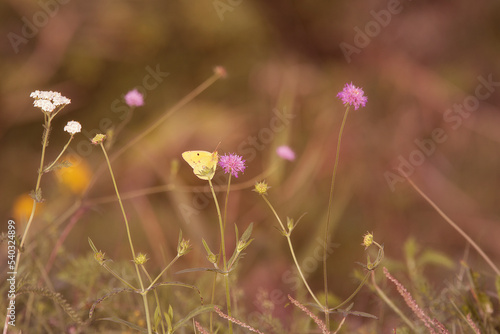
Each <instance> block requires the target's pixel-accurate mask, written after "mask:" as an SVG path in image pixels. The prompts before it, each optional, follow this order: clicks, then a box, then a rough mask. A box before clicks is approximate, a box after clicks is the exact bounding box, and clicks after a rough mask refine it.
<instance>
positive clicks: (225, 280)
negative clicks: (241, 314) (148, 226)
mask: <svg viewBox="0 0 500 334" xmlns="http://www.w3.org/2000/svg"><path fill="white" fill-rule="evenodd" d="M208 184H209V185H210V190H211V191H212V196H213V198H214V202H215V207H216V209H217V216H218V220H219V229H220V239H221V241H220V247H221V249H222V263H223V269H224V282H225V285H226V304H227V314H228V315H229V316H231V294H230V288H229V273H228V272H227V259H226V244H225V241H224V238H225V233H224V225H223V222H222V215H221V212H220V207H219V202H218V201H217V196H216V195H215V190H214V186H213V184H212V180H211V179H208ZM228 324H229V333H231V334H232V333H233V323H232V322H231V321H228Z"/></svg>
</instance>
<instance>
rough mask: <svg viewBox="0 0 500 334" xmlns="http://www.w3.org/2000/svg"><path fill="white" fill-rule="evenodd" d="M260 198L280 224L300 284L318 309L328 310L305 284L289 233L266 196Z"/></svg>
mask: <svg viewBox="0 0 500 334" xmlns="http://www.w3.org/2000/svg"><path fill="white" fill-rule="evenodd" d="M262 198H263V199H264V201H265V202H266V203H267V205H268V206H269V207H270V208H271V211H272V212H273V213H274V216H275V217H276V219H277V220H278V223H279V224H280V226H281V228H282V229H283V230H282V231H283V235H284V236H285V237H286V239H287V241H288V246H289V248H290V253H291V254H292V258H293V261H294V262H295V266H296V267H297V271H298V272H299V275H300V278H301V279H302V282H304V285H305V286H306V288H307V291H309V294H310V295H311V297H313V299H314V301H315V302H316V304H318V306H319V307H321V308H326V309H327V311H328V308H327V307H324V306H323V304H321V303H320V301H319V300H318V298H317V297H316V295H315V294H314V292H312V290H311V288H310V287H309V284H308V283H307V280H306V278H305V276H304V274H303V273H302V270H301V269H300V265H299V261H297V257H296V256H295V251H294V250H293V245H292V239H291V238H290V232H287V231H286V230H285V226H284V225H283V223H282V222H281V219H280V217H279V216H278V214H277V213H276V210H274V207H273V206H272V204H271V203H270V202H269V200H268V199H267V198H266V196H262Z"/></svg>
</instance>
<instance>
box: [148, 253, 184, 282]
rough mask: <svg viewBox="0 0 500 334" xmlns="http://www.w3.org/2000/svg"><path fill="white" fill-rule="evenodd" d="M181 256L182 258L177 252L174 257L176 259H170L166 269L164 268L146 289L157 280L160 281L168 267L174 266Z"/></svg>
mask: <svg viewBox="0 0 500 334" xmlns="http://www.w3.org/2000/svg"><path fill="white" fill-rule="evenodd" d="M179 258H180V256H179V254H177V255H176V256H175V257H174V259H173V260H172V261H170V263H169V264H168V265H167V266H166V267H165V269H163V270H162V271H161V273H159V274H158V276H156V278H155V279H154V281H152V282H151V284H149V286H148V288H147V289H146V290H148V289H150V288H151V287H152V286H153V285H154V284H155V283H156V281H158V280H159V279H160V277H161V276H162V275H163V274H164V273H165V272H166V271H167V270H168V268H170V266H172V265H173V264H174V263H175V262H176V261H177V260H178V259H179Z"/></svg>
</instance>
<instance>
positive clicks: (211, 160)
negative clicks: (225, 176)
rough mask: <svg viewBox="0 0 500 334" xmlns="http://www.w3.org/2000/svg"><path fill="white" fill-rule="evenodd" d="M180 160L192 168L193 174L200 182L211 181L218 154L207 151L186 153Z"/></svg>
mask: <svg viewBox="0 0 500 334" xmlns="http://www.w3.org/2000/svg"><path fill="white" fill-rule="evenodd" d="M182 158H183V159H184V160H186V162H187V163H188V164H189V166H191V168H193V173H194V175H196V176H197V177H198V178H200V179H202V180H211V179H212V178H213V177H214V174H215V169H216V168H217V162H218V161H219V154H218V153H217V151H214V152H213V153H210V152H207V151H186V152H184V153H182Z"/></svg>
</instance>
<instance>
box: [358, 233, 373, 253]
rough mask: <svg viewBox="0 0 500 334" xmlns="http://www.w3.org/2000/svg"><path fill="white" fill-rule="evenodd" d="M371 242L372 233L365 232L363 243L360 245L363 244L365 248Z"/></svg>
mask: <svg viewBox="0 0 500 334" xmlns="http://www.w3.org/2000/svg"><path fill="white" fill-rule="evenodd" d="M372 244H373V233H370V232H366V234H365V235H364V236H363V243H362V244H361V245H362V246H365V249H367V248H368V247H370V246H371V245H372Z"/></svg>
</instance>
